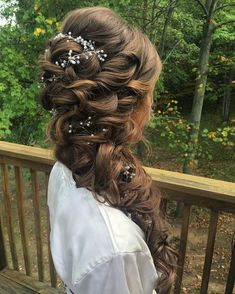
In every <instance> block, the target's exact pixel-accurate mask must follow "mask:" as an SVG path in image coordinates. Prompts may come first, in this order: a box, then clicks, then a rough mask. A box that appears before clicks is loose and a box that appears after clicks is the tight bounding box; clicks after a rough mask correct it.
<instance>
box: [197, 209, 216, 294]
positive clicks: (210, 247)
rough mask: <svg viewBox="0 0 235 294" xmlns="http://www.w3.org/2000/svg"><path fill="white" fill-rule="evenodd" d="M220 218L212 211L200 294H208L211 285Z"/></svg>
mask: <svg viewBox="0 0 235 294" xmlns="http://www.w3.org/2000/svg"><path fill="white" fill-rule="evenodd" d="M218 217H219V213H218V211H217V210H214V209H212V210H211V214H210V223H209V230H208V237H207V245H206V256H205V261H204V267H203V274H202V283H201V289H200V294H207V290H208V283H209V279H210V273H211V264H212V258H213V253H214V246H215V237H216V229H217V223H218Z"/></svg>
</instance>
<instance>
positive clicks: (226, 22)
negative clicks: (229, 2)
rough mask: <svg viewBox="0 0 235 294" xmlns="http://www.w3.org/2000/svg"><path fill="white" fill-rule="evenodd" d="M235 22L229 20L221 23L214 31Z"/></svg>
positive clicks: (234, 20)
mask: <svg viewBox="0 0 235 294" xmlns="http://www.w3.org/2000/svg"><path fill="white" fill-rule="evenodd" d="M233 22H235V19H231V20H228V21H224V22H221V23H219V24H218V25H216V26H215V28H214V31H215V30H217V29H219V28H221V27H222V26H225V25H226V24H229V23H233Z"/></svg>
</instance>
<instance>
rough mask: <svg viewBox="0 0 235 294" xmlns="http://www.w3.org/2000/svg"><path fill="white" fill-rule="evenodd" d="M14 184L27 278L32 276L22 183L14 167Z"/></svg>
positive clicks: (18, 169) (18, 171)
mask: <svg viewBox="0 0 235 294" xmlns="http://www.w3.org/2000/svg"><path fill="white" fill-rule="evenodd" d="M15 182H16V199H17V210H18V216H19V226H20V236H21V242H22V248H23V255H24V264H25V271H26V274H27V275H28V276H30V275H31V274H32V271H31V263H30V257H29V247H28V242H27V234H26V227H25V212H24V200H23V181H22V177H21V172H20V168H19V167H17V166H16V167H15Z"/></svg>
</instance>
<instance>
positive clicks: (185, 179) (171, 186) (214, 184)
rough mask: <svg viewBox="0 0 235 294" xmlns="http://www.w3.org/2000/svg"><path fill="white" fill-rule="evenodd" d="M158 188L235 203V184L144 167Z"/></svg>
mask: <svg viewBox="0 0 235 294" xmlns="http://www.w3.org/2000/svg"><path fill="white" fill-rule="evenodd" d="M146 171H147V172H148V173H149V174H150V175H151V177H152V179H153V181H154V182H155V183H156V184H157V186H158V187H159V188H164V189H167V190H171V191H176V192H177V191H178V192H184V193H186V194H190V195H195V196H196V195H197V196H202V195H203V197H204V198H205V197H206V198H209V199H216V200H221V201H226V202H229V203H233V204H235V184H234V183H230V182H226V181H220V180H214V179H209V178H205V177H199V176H192V175H187V174H183V173H178V172H172V171H166V170H160V169H155V168H146Z"/></svg>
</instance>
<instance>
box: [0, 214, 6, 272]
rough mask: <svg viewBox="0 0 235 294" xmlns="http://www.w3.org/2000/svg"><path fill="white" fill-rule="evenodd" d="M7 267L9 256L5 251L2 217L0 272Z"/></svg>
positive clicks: (0, 228)
mask: <svg viewBox="0 0 235 294" xmlns="http://www.w3.org/2000/svg"><path fill="white" fill-rule="evenodd" d="M6 267H7V256H6V250H5V241H4V235H3V227H2V220H1V217H0V270H2V269H4V268H6Z"/></svg>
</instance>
